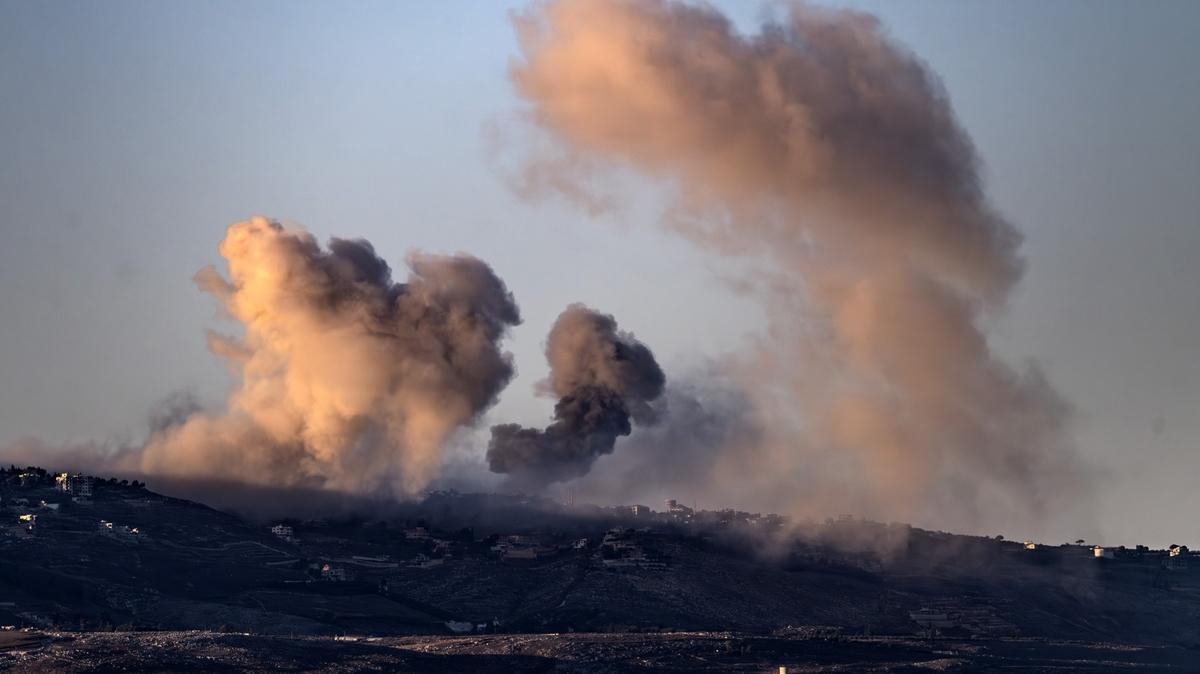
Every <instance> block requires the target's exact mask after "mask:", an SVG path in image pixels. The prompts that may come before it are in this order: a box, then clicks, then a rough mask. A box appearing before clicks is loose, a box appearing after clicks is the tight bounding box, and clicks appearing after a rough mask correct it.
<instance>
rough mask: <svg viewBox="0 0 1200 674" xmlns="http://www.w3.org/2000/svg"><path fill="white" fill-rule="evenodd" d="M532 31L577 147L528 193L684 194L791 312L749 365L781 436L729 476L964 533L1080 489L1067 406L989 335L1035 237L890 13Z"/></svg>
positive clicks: (555, 4)
mask: <svg viewBox="0 0 1200 674" xmlns="http://www.w3.org/2000/svg"><path fill="white" fill-rule="evenodd" d="M515 25H516V28H517V31H518V37H519V40H520V46H521V52H522V58H521V59H519V60H518V61H516V62H515V63H514V64H513V65H512V67H511V71H510V75H511V79H512V81H513V83H514V85H515V87H516V90H517V91H518V93H519V94H520V96H521V97H523V98H524V100H525V101H526V102H527V103H528V104H529V107H528V108H527V114H528V119H529V120H531V121H532V123H533V124H534V125H536V127H537V128H539V129H541V130H542V131H543V132H544V136H545V137H548V138H550V139H551V142H552V144H554V146H555V147H556V148H557V152H554V153H552V154H550V155H542V156H537V157H535V158H533V159H532V160H531V162H530V165H529V166H528V167H527V168H528V170H527V171H526V175H527V176H532V177H533V179H531V181H530V182H529V184H530V185H532V186H533V187H537V186H538V185H539V184H541V185H542V186H543V187H545V186H547V185H548V186H549V188H554V187H555V185H565V186H566V188H560V189H559V191H560V192H561V193H562V194H564V195H565V196H567V197H568V198H572V199H575V200H577V201H581V202H582V205H583V206H584V207H585V208H589V209H591V210H594V206H595V204H596V203H602V201H603V200H602V199H599V198H595V197H590V196H589V197H587V198H583V197H580V196H579V193H580V191H581V190H582V189H583V187H584V186H586V185H588V179H589V178H592V177H594V176H595V175H597V174H598V173H601V172H602V171H604V170H605V169H606V168H618V169H619V168H632V169H634V170H635V171H640V172H643V173H645V174H649V175H652V176H655V177H657V178H661V179H664V180H665V181H667V182H668V183H669V184H671V185H673V188H674V190H675V193H676V194H677V197H678V199H677V203H676V204H675V205H674V206H673V207H672V208H671V209H670V212H669V217H667V218H665V219H664V222H665V223H666V224H667V226H668V227H669V228H670V229H672V230H674V231H678V232H681V233H683V234H684V235H685V236H687V237H689V238H690V239H691V240H692V241H694V242H696V243H698V244H699V245H701V246H704V247H707V248H709V249H711V250H713V251H716V252H718V253H721V254H725V255H736V256H745V257H750V258H754V259H758V260H760V261H761V262H762V266H761V269H760V270H759V271H760V273H758V274H756V276H755V277H754V278H752V279H747V280H746V286H747V287H751V288H756V289H757V291H758V293H759V296H760V297H761V299H762V300H763V301H764V302H766V303H767V306H768V308H769V312H768V313H769V316H770V317H771V318H770V320H771V325H770V327H769V330H768V333H767V334H766V335H764V336H763V337H762V338H761V341H760V344H759V348H758V349H757V350H756V351H755V353H753V354H744V355H742V356H740V357H739V363H738V364H739V366H740V368H741V369H742V372H743V375H744V379H745V382H746V384H745V385H746V387H747V390H749V391H751V392H752V393H753V394H754V395H755V396H756V405H757V408H758V410H757V416H758V417H760V418H761V419H763V420H764V423H765V425H766V429H765V433H764V438H765V441H764V442H762V443H756V444H755V446H753V447H748V446H740V447H736V448H731V449H730V451H731V452H736V453H737V457H736V459H737V460H732V461H729V462H727V464H728V465H729V466H730V470H729V472H728V473H726V474H725V476H724V477H723V478H718V479H717V481H716V482H714V483H713V484H711V485H710V487H711V488H713V489H715V490H718V491H719V490H722V489H724V490H726V492H725V493H726V494H728V495H736V493H733V492H732V491H731V490H734V489H736V487H732V486H731V485H734V484H748V485H753V489H754V491H755V493H756V494H759V495H764V496H765V498H766V500H768V501H769V502H770V503H773V504H775V505H776V506H779V505H781V504H786V503H787V502H788V501H789V500H791V501H793V502H794V501H796V500H797V499H803V498H805V497H804V496H802V495H800V494H801V493H802V492H805V493H808V494H813V493H816V489H815V488H814V489H813V490H806V489H801V488H800V486H801V483H800V482H799V480H801V479H803V480H809V482H806V484H808V485H810V486H814V483H813V482H812V480H813V479H814V478H813V476H814V473H816V474H819V476H820V480H819V481H820V482H822V483H824V485H825V491H824V493H823V494H822V496H823V497H827V498H828V499H829V502H827V503H824V504H822V505H823V506H824V507H825V508H843V507H844V508H856V509H858V511H859V512H869V513H884V514H887V515H891V516H899V517H917V518H921V517H924V518H926V521H928V520H930V519H932V520H936V521H938V522H941V523H947V524H948V525H952V526H959V527H977V526H980V525H981V524H982V523H986V522H988V521H989V515H990V514H991V513H992V512H997V511H998V512H999V513H1000V515H1001V516H1000V517H996V518H991V521H993V522H994V521H1001V520H1003V521H1005V522H1008V523H1010V524H1011V523H1012V522H1013V521H1014V520H1015V518H1016V517H1018V513H1021V514H1025V515H1028V516H1030V517H1029V519H1036V518H1037V517H1036V513H1037V512H1038V511H1039V509H1040V508H1041V506H1042V505H1043V503H1044V502H1045V500H1046V499H1047V498H1048V497H1049V494H1050V493H1051V492H1053V491H1060V492H1061V491H1069V487H1070V485H1069V484H1067V482H1069V480H1070V479H1071V478H1070V476H1071V475H1073V472H1072V471H1073V465H1074V464H1073V459H1072V454H1071V453H1070V449H1069V446H1067V443H1066V441H1065V438H1064V433H1063V427H1064V423H1065V419H1066V416H1067V414H1066V412H1067V408H1066V405H1065V404H1064V403H1063V402H1062V401H1061V399H1060V398H1059V397H1058V395H1057V394H1056V393H1055V392H1054V390H1053V389H1052V388H1051V387H1050V386H1049V385H1048V384H1047V383H1046V381H1045V380H1044V378H1043V377H1042V376H1041V375H1040V373H1039V372H1038V370H1037V369H1036V367H1033V366H1030V367H1027V368H1025V369H1023V370H1016V369H1014V368H1012V367H1010V366H1008V365H1007V364H1005V363H1004V362H1002V361H1001V360H999V359H998V358H997V357H996V356H995V354H993V352H992V350H991V348H990V346H989V344H988V340H987V338H986V335H985V334H984V332H983V330H982V328H981V323H982V322H983V321H984V320H985V319H986V318H987V317H988V316H990V315H992V314H994V313H995V312H996V311H997V310H999V309H1001V308H1002V306H1003V304H1004V302H1005V300H1006V299H1007V297H1008V296H1009V294H1010V292H1011V290H1012V288H1013V287H1014V284H1015V283H1016V282H1017V281H1018V279H1019V278H1020V276H1021V273H1022V268H1023V260H1022V259H1021V258H1020V256H1019V254H1018V247H1019V244H1020V240H1021V237H1020V235H1019V234H1018V232H1017V231H1016V229H1015V228H1014V227H1013V226H1012V225H1011V224H1010V223H1009V222H1007V221H1006V220H1005V219H1004V218H1003V217H1001V216H1000V215H999V214H998V213H997V212H996V211H995V210H994V209H993V208H992V207H991V205H990V204H989V202H988V200H987V198H986V195H985V194H984V191H983V189H982V186H981V181H980V177H979V172H978V164H979V161H978V158H977V156H976V154H975V151H974V148H973V146H972V144H971V142H970V139H969V138H968V137H967V135H966V134H965V133H964V131H963V130H962V129H961V127H960V126H959V125H958V123H957V121H956V120H955V117H954V114H953V111H952V109H951V106H950V104H949V101H948V100H947V97H946V94H945V92H944V91H943V90H942V87H941V84H940V82H939V81H938V80H937V78H936V77H935V76H934V75H933V74H931V73H930V72H929V71H928V70H927V69H926V68H925V67H924V65H923V64H922V63H921V62H920V60H919V59H917V58H916V57H915V56H914V55H912V54H910V53H909V52H907V51H906V50H904V49H903V48H901V47H899V46H898V45H896V44H895V43H893V42H892V41H890V40H889V39H888V37H887V36H886V35H885V34H884V31H883V30H882V28H881V26H880V25H879V23H878V21H877V20H876V19H875V18H874V17H871V16H869V15H866V14H862V13H859V12H853V11H840V10H826V9H821V8H816V7H811V6H808V5H804V4H796V5H790V6H788V9H787V11H786V16H785V17H784V18H783V19H782V20H780V21H778V22H772V23H768V24H767V25H765V26H763V28H762V30H761V32H760V33H758V34H757V35H748V36H745V35H741V34H739V33H737V32H736V31H735V30H734V29H733V27H732V26H731V25H730V23H729V22H728V21H727V20H726V19H725V18H724V17H723V16H721V15H720V14H719V13H717V12H716V11H715V10H713V9H711V8H707V7H702V6H691V5H686V4H682V3H677V2H669V1H666V0H553V1H549V2H544V3H538V4H535V5H534V6H533V8H532V9H531V10H530V11H529V12H527V13H525V14H523V15H521V16H518V17H517V18H516V20H515ZM548 167H551V168H553V169H554V171H555V172H556V176H558V177H557V178H556V180H555V182H554V183H546V182H545V181H538V180H536V178H537V177H538V176H544V175H545V174H546V172H547V170H548ZM572 171H573V172H574V176H572V175H570V172H572ZM564 173H565V174H566V175H564ZM585 196H586V195H585ZM722 480H723V481H722ZM741 495H742V496H743V501H744V500H745V499H744V497H745V492H742V494H741ZM728 497H729V496H727V498H728Z"/></svg>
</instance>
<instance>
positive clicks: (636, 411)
mask: <svg viewBox="0 0 1200 674" xmlns="http://www.w3.org/2000/svg"><path fill="white" fill-rule="evenodd" d="M546 360H547V361H548V362H549V363H550V379H549V381H548V382H547V385H548V387H549V389H550V391H552V392H553V393H554V395H556V396H558V402H557V403H556V404H555V405H554V423H552V424H550V425H549V426H547V427H546V428H545V430H538V429H535V428H522V427H521V426H519V425H517V424H502V425H499V426H493V427H492V439H491V442H489V443H488V450H487V460H488V467H489V468H491V470H492V472H495V473H507V474H509V475H511V476H512V477H513V479H514V480H515V481H516V482H518V483H520V484H522V485H528V486H538V485H544V484H548V483H550V482H557V481H562V480H569V479H572V478H575V477H579V476H581V475H585V474H586V473H587V472H588V470H590V469H591V467H592V463H594V462H595V461H596V459H597V458H599V457H600V456H603V455H605V454H610V453H612V451H613V447H614V446H615V444H616V442H617V438H618V437H620V436H623V435H629V433H630V432H631V431H632V429H633V426H632V424H631V419H632V420H636V421H648V420H651V419H652V417H653V410H652V409H651V408H650V403H651V402H653V401H654V400H655V399H656V398H658V397H659V395H661V394H662V391H663V385H664V383H665V381H666V377H665V376H664V375H663V371H662V369H660V368H659V366H658V363H657V362H656V361H655V360H654V354H653V353H651V352H650V349H649V348H647V347H646V345H645V344H642V343H641V342H639V341H637V340H636V339H635V338H634V337H633V335H631V334H628V333H624V332H619V331H618V330H617V321H616V320H615V319H614V318H613V317H612V316H609V315H606V314H601V313H599V312H596V311H593V310H592V309H589V308H587V307H585V306H583V305H581V304H573V305H571V306H570V307H567V309H566V310H565V311H563V312H562V314H560V315H559V317H558V319H557V320H556V321H555V322H554V326H553V327H552V328H551V329H550V336H549V337H548V338H547V340H546Z"/></svg>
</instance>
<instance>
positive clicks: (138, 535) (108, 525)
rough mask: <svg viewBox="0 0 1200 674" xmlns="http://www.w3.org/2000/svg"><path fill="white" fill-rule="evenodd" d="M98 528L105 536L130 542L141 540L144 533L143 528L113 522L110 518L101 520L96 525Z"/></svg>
mask: <svg viewBox="0 0 1200 674" xmlns="http://www.w3.org/2000/svg"><path fill="white" fill-rule="evenodd" d="M96 530H97V531H99V532H100V533H101V534H102V535H104V536H110V537H112V538H116V539H118V540H122V541H128V542H137V541H140V540H141V539H142V536H143V535H144V534H143V533H142V530H141V529H139V528H137V527H131V526H129V525H128V524H113V523H112V522H109V521H108V520H100V522H99V523H97V525H96Z"/></svg>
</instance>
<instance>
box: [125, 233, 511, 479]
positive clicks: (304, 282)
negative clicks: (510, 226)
mask: <svg viewBox="0 0 1200 674" xmlns="http://www.w3.org/2000/svg"><path fill="white" fill-rule="evenodd" d="M220 253H221V255H222V256H223V257H224V258H225V259H226V261H227V262H228V264H229V278H228V279H226V278H224V277H223V276H222V275H221V274H220V273H219V272H217V271H216V270H215V269H213V268H212V267H208V268H205V269H203V270H201V271H200V272H199V273H198V274H196V277H195V278H196V283H197V284H198V285H199V286H200V287H201V289H203V290H205V291H207V292H209V293H211V294H212V295H214V296H215V297H217V298H218V299H219V300H220V302H221V304H222V306H223V308H224V309H225V310H226V311H227V312H228V314H229V316H231V317H232V318H233V319H235V320H237V321H238V322H240V323H241V325H242V327H243V328H244V335H243V336H242V337H240V338H232V337H227V336H221V335H217V334H212V333H210V335H209V347H210V349H211V350H212V351H213V352H214V353H216V354H217V355H220V356H222V357H223V358H225V359H226V361H227V362H228V363H229V365H230V366H231V368H232V369H233V371H234V372H235V374H236V376H237V378H238V382H237V385H236V387H235V390H234V391H233V392H232V393H231V395H230V397H229V399H228V401H227V406H226V409H225V410H223V411H221V412H219V413H215V414H210V413H204V412H193V413H191V414H190V416H187V417H186V419H185V420H180V419H170V420H169V421H164V423H163V424H161V427H160V428H158V429H157V432H156V433H155V434H154V435H152V436H151V438H150V439H149V441H148V442H147V444H146V446H145V448H144V449H143V450H142V452H141V454H140V466H139V467H140V469H141V470H142V471H144V472H145V473H149V474H169V475H182V476H189V477H196V476H217V477H222V478H227V479H235V480H241V481H248V482H259V483H269V484H273V485H277V486H288V485H304V486H315V487H320V488H326V489H337V490H379V489H382V490H388V491H392V492H394V493H398V494H411V493H413V492H415V491H417V490H419V489H421V488H423V487H424V486H425V485H426V484H427V483H428V482H429V481H430V480H431V479H432V478H433V477H434V476H435V475H436V473H437V470H438V468H439V464H440V450H441V447H442V444H443V442H444V441H445V440H446V439H447V437H448V436H449V435H450V434H451V433H452V432H453V431H454V430H455V429H457V428H459V427H460V426H462V425H464V424H467V423H469V422H471V421H472V420H474V419H475V418H476V417H478V415H479V414H480V413H481V412H483V411H484V410H486V409H487V408H488V407H490V406H491V405H492V404H493V402H494V401H495V399H496V396H497V395H498V394H499V392H500V390H501V389H502V388H503V387H504V386H505V385H506V384H507V383H508V381H509V380H510V379H511V377H512V375H513V367H512V363H511V360H510V357H509V355H508V354H506V353H503V352H502V351H501V350H500V348H499V345H498V342H499V340H500V339H501V338H502V337H503V336H504V335H505V333H506V331H507V329H508V327H509V326H513V325H516V324H518V323H519V322H520V315H519V312H518V309H517V305H516V303H515V302H514V300H513V297H512V295H511V294H510V293H509V292H508V290H507V288H506V287H505V285H504V283H503V282H502V281H501V280H500V279H499V278H497V277H496V275H495V274H494V273H493V272H492V270H491V269H490V268H489V267H488V266H487V264H485V263H484V262H482V261H480V260H478V259H476V258H473V257H470V256H467V255H454V256H437V255H426V254H421V253H413V254H412V255H410V257H409V258H408V266H409V267H410V269H411V274H410V276H409V278H408V280H407V281H406V282H404V283H402V284H399V283H394V282H393V281H392V277H391V270H390V268H389V267H388V265H387V263H386V262H384V261H383V260H382V259H380V258H379V257H378V256H377V255H376V254H375V251H374V249H373V248H372V247H371V244H370V243H368V242H366V241H361V240H346V239H336V238H335V239H332V240H331V241H330V242H329V246H328V249H323V248H322V247H321V246H320V245H319V244H318V243H317V241H316V240H315V239H314V238H313V237H312V236H311V235H310V234H308V233H307V232H303V231H297V230H291V229H286V228H284V227H282V226H280V225H279V224H277V223H274V222H270V221H268V220H266V219H263V218H255V219H252V220H249V221H246V222H241V223H237V224H235V225H232V226H231V227H229V229H228V231H227V232H226V236H225V239H224V241H223V242H222V243H221V246H220ZM168 416H170V415H168Z"/></svg>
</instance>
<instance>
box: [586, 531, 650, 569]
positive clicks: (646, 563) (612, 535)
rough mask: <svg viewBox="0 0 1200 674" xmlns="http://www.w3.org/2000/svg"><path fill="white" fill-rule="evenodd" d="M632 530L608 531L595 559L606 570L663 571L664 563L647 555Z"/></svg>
mask: <svg viewBox="0 0 1200 674" xmlns="http://www.w3.org/2000/svg"><path fill="white" fill-rule="evenodd" d="M636 534H637V532H635V531H634V530H633V529H620V528H617V529H609V530H608V531H607V532H605V534H604V538H603V539H601V541H600V548H599V550H597V551H596V557H597V558H598V559H599V560H600V563H601V564H602V565H604V566H605V567H608V568H629V567H634V568H640V569H664V568H666V566H667V565H666V563H665V562H664V561H663V560H662V559H661V558H659V557H658V556H656V555H651V554H647V552H646V550H645V549H644V548H643V547H642V546H641V545H640V544H639V543H638V542H637V538H636Z"/></svg>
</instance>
